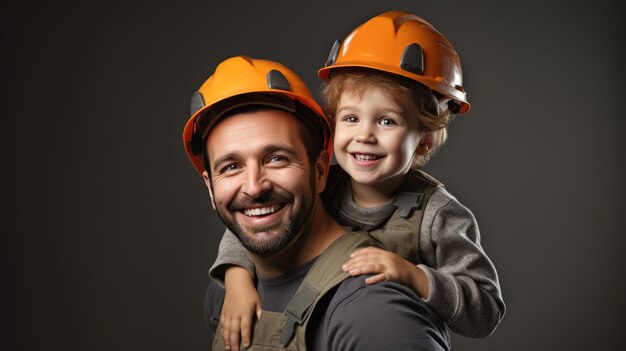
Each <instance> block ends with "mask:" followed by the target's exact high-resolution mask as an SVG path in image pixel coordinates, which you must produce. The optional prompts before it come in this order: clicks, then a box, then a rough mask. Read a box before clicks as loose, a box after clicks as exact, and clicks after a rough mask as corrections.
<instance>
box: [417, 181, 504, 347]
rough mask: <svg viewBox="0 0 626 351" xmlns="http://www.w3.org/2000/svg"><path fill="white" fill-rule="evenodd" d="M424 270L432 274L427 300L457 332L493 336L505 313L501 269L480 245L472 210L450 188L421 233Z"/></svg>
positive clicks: (430, 207) (432, 204) (433, 200)
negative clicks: (498, 269)
mask: <svg viewBox="0 0 626 351" xmlns="http://www.w3.org/2000/svg"><path fill="white" fill-rule="evenodd" d="M419 243H420V257H421V260H422V264H419V265H418V267H419V268H421V269H422V270H423V272H424V273H425V274H426V277H427V279H428V282H429V285H430V296H429V297H428V298H427V299H425V301H426V303H428V304H429V305H430V306H431V307H432V308H433V309H435V311H437V313H438V314H439V315H440V316H441V317H442V318H443V319H444V321H445V322H446V324H448V327H450V329H451V330H452V331H454V332H455V333H458V334H461V335H463V336H468V337H485V336H488V335H489V334H491V333H492V332H493V331H494V330H495V328H496V326H497V325H498V323H500V320H501V319H502V317H503V316H504V313H505V305H504V301H503V299H502V293H501V291H500V283H499V281H498V274H497V272H496V268H495V266H494V265H493V263H492V262H491V260H490V259H489V257H487V254H486V253H485V251H484V249H483V248H482V246H481V244H480V232H479V230H478V224H477V223H476V219H475V218H474V215H473V214H472V212H471V211H470V210H469V209H468V208H466V207H465V206H463V205H461V204H460V203H459V202H458V201H457V200H456V199H455V198H454V197H452V196H451V195H450V194H449V193H448V192H447V191H445V189H441V190H438V191H436V192H434V193H433V194H432V195H431V197H430V200H429V201H428V204H427V205H426V209H425V211H424V218H423V221H422V228H421V233H420V242H419Z"/></svg>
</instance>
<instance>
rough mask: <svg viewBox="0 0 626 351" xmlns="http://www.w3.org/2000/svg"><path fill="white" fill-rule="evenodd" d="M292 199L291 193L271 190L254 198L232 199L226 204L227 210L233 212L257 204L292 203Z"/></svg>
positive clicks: (256, 205)
mask: <svg viewBox="0 0 626 351" xmlns="http://www.w3.org/2000/svg"><path fill="white" fill-rule="evenodd" d="M294 200H295V197H294V196H293V194H290V193H288V192H277V191H274V190H272V191H268V192H266V193H264V194H263V195H261V196H258V197H256V198H250V197H245V198H240V199H234V200H233V201H231V203H230V204H228V210H229V211H231V212H233V211H242V210H245V209H247V208H251V207H259V205H270V204H290V203H293V202H294Z"/></svg>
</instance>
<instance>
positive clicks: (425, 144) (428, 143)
mask: <svg viewBox="0 0 626 351" xmlns="http://www.w3.org/2000/svg"><path fill="white" fill-rule="evenodd" d="M432 148H433V137H432V135H431V134H430V133H429V132H426V133H423V134H422V137H421V139H420V143H419V145H417V149H416V150H415V153H416V154H418V155H421V156H425V155H427V154H428V153H429V152H430V150H431V149H432Z"/></svg>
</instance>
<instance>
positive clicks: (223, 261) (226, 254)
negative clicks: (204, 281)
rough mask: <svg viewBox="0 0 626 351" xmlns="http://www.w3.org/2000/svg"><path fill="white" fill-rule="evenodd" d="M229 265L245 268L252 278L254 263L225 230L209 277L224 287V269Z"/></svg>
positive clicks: (235, 239) (233, 237)
mask: <svg viewBox="0 0 626 351" xmlns="http://www.w3.org/2000/svg"><path fill="white" fill-rule="evenodd" d="M231 265H235V266H240V267H243V268H245V269H246V270H247V271H248V272H249V273H250V275H252V276H254V263H252V259H251V258H250V255H249V254H248V251H247V250H246V249H245V248H244V247H243V246H242V245H241V242H240V241H239V239H237V237H236V236H235V234H233V233H232V232H231V231H230V230H228V229H226V231H225V232H224V236H222V241H220V246H219V248H218V251H217V258H216V259H215V262H214V263H213V266H212V267H211V269H210V270H209V276H210V277H211V279H213V280H214V281H215V282H216V283H218V284H219V285H220V286H222V287H224V279H225V274H226V268H228V267H230V266H231Z"/></svg>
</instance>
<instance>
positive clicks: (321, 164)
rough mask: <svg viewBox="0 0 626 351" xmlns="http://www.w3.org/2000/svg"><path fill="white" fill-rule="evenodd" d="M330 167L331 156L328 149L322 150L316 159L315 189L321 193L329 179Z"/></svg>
mask: <svg viewBox="0 0 626 351" xmlns="http://www.w3.org/2000/svg"><path fill="white" fill-rule="evenodd" d="M328 167H330V157H329V155H328V150H322V152H320V155H319V156H318V157H317V160H316V161H315V190H316V191H317V193H318V194H321V193H322V191H324V188H326V180H328Z"/></svg>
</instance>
